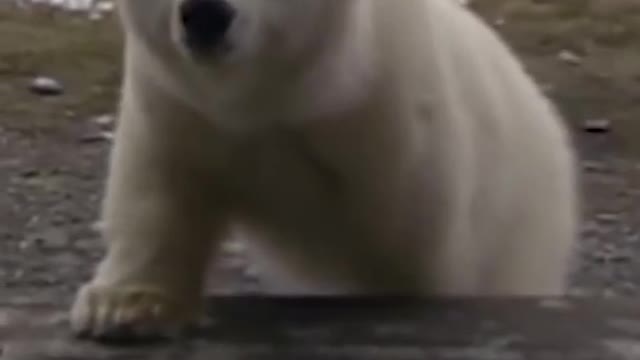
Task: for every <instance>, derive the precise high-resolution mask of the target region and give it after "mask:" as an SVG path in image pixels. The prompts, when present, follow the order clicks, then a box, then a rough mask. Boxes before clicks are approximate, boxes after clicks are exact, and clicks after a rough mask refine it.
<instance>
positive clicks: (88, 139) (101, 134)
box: [80, 131, 113, 144]
mask: <svg viewBox="0 0 640 360" xmlns="http://www.w3.org/2000/svg"><path fill="white" fill-rule="evenodd" d="M111 140H113V132H111V131H98V132H96V133H90V134H86V135H83V136H81V137H80V142H81V143H84V144H89V143H95V142H102V141H111Z"/></svg>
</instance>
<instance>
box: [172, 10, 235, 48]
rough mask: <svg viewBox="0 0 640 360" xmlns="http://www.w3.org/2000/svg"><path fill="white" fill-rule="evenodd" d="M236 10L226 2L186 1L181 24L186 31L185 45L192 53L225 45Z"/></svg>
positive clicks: (180, 12)
mask: <svg viewBox="0 0 640 360" xmlns="http://www.w3.org/2000/svg"><path fill="white" fill-rule="evenodd" d="M235 15H236V11H235V9H234V8H233V7H232V6H231V5H230V4H229V3H228V2H227V1H226V0H184V1H183V2H182V3H181V4H180V8H179V22H180V24H181V25H182V27H183V29H184V42H185V45H186V46H187V47H188V48H189V49H191V50H192V51H196V52H202V51H209V50H215V49H216V48H219V47H220V46H222V45H224V43H225V37H226V36H225V35H226V34H227V32H228V30H229V28H230V27H231V24H232V22H233V20H234V18H235Z"/></svg>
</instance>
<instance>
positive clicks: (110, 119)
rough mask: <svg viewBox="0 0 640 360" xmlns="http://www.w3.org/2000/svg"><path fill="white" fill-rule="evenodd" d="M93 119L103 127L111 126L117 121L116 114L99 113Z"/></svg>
mask: <svg viewBox="0 0 640 360" xmlns="http://www.w3.org/2000/svg"><path fill="white" fill-rule="evenodd" d="M91 121H93V123H95V124H96V125H98V126H100V127H101V128H109V127H111V126H112V125H113V124H114V123H115V116H113V115H112V114H103V115H98V116H96V117H94V118H93V119H91Z"/></svg>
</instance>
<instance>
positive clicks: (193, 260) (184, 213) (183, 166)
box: [71, 85, 225, 338]
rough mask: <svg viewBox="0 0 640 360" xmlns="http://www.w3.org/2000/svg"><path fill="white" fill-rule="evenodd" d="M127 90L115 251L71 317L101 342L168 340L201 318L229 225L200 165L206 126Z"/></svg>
mask: <svg viewBox="0 0 640 360" xmlns="http://www.w3.org/2000/svg"><path fill="white" fill-rule="evenodd" d="M124 92H125V94H124V101H123V103H122V109H121V118H120V122H119V126H118V129H117V134H116V140H115V147H114V149H113V152H112V159H111V165H110V174H109V179H108V183H107V189H106V196H105V199H104V204H103V219H104V223H105V228H104V237H105V240H106V242H107V254H106V257H105V258H104V259H103V260H102V262H101V263H100V265H99V267H98V269H97V271H96V274H95V276H94V278H93V279H92V280H91V281H90V282H89V283H88V284H85V285H84V286H83V287H82V288H81V289H80V291H79V292H78V294H77V296H76V299H75V303H74V304H73V306H72V310H71V325H72V329H73V331H74V332H75V333H76V334H77V335H81V336H88V337H92V338H112V337H150V336H157V335H165V334H166V333H173V332H174V331H175V330H178V329H180V328H182V326H183V325H186V324H187V323H188V322H190V321H191V320H193V319H194V317H195V316H196V315H197V313H198V308H199V306H200V302H201V301H202V292H203V286H204V281H205V279H204V277H205V274H206V270H207V269H206V268H207V262H208V260H209V258H210V255H211V252H212V250H213V249H211V247H212V245H215V244H216V241H217V240H220V238H221V237H222V235H223V230H224V225H225V224H224V223H223V220H222V216H220V215H221V213H220V212H219V211H217V210H219V209H216V208H215V207H214V206H212V204H215V201H212V199H211V197H212V196H211V193H210V190H211V184H209V180H210V177H209V176H208V175H207V174H206V170H204V168H205V167H202V166H198V163H199V160H198V155H199V156H200V157H201V158H202V156H203V154H202V153H201V152H199V150H202V149H201V148H199V146H200V145H198V144H201V143H200V142H199V141H198V139H199V136H202V134H201V133H202V129H195V127H196V126H190V125H191V124H192V123H191V122H190V121H191V119H189V117H188V116H185V114H184V113H177V112H176V109H169V108H168V106H169V105H168V104H167V101H165V99H153V101H150V102H148V103H147V102H146V101H140V98H141V97H143V96H144V95H140V93H139V91H132V89H131V85H129V87H127V86H125V89H124ZM146 93H148V92H145V94H146ZM145 103H147V104H148V106H147V105H145ZM151 105H153V106H151ZM172 114H173V115H175V116H176V118H174V119H171V118H169V117H170V116H171V115H172ZM198 133H200V134H198Z"/></svg>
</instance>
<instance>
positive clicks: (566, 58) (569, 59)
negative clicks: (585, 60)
mask: <svg viewBox="0 0 640 360" xmlns="http://www.w3.org/2000/svg"><path fill="white" fill-rule="evenodd" d="M558 59H559V60H560V61H562V62H563V63H566V64H569V65H580V64H582V57H580V56H579V55H578V54H576V53H574V52H572V51H570V50H562V51H560V53H558Z"/></svg>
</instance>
